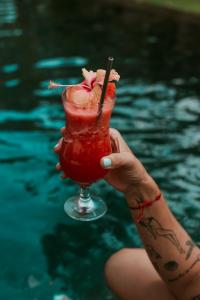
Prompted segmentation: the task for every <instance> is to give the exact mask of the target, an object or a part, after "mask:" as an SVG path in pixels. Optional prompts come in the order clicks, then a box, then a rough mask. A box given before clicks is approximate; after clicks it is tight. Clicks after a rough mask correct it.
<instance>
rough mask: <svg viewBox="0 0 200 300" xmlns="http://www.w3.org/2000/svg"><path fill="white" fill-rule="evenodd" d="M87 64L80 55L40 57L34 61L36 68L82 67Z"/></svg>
mask: <svg viewBox="0 0 200 300" xmlns="http://www.w3.org/2000/svg"><path fill="white" fill-rule="evenodd" d="M86 64H87V59H86V58H84V57H81V56H74V57H52V58H46V59H41V60H39V61H38V62H36V63H35V65H34V66H35V68H37V69H51V68H62V67H83V66H85V65H86Z"/></svg>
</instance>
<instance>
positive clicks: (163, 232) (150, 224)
mask: <svg viewBox="0 0 200 300" xmlns="http://www.w3.org/2000/svg"><path fill="white" fill-rule="evenodd" d="M140 225H142V226H143V227H145V228H146V229H147V230H148V231H149V233H151V235H152V236H153V238H154V239H155V240H156V239H157V237H163V238H166V239H168V240H169V241H170V242H171V243H172V244H173V245H174V246H175V247H176V249H177V250H178V252H179V253H181V254H182V253H185V251H184V250H183V248H182V247H181V244H180V242H179V240H178V239H177V236H176V234H175V233H174V231H173V230H171V229H165V228H163V227H162V225H161V224H160V223H159V222H158V220H156V219H155V218H153V217H149V218H143V220H142V221H141V222H140Z"/></svg>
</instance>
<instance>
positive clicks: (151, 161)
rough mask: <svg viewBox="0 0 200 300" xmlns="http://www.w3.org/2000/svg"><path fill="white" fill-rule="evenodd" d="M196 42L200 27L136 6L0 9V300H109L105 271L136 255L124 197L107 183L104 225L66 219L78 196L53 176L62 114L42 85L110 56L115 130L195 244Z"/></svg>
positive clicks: (199, 135)
mask: <svg viewBox="0 0 200 300" xmlns="http://www.w3.org/2000/svg"><path fill="white" fill-rule="evenodd" d="M199 37H200V21H199V20H198V18H195V19H194V18H193V17H191V16H187V15H182V14H178V13H173V12H165V11H163V10H160V9H159V10H154V9H150V8H145V7H143V6H140V5H137V6H135V7H134V8H133V9H130V8H128V9H127V8H123V7H121V6H119V5H115V4H108V3H105V2H101V3H94V2H92V1H84V4H83V3H82V2H81V1H79V0H76V1H73V2H71V1H70V3H68V2H67V1H64V0H58V1H50V0H43V1H36V3H35V2H34V3H33V2H31V1H14V0H7V1H6V0H4V1H1V4H0V51H1V55H0V79H1V80H0V86H1V88H0V108H1V111H0V162H1V168H0V178H1V185H0V203H1V210H0V219H1V226H0V244H1V247H0V257H1V259H0V269H1V275H0V291H1V292H0V293H1V295H0V298H1V299H15V300H30V299H32V300H36V299H37V300H43V299H52V300H56V299H55V295H59V294H65V295H68V296H69V297H71V298H72V299H73V300H79V299H81V300H85V299H87V300H88V299H95V300H100V299H101V300H102V299H114V297H113V296H112V295H111V293H110V291H109V290H108V289H107V288H106V286H105V282H104V279H103V267H104V263H105V261H106V259H107V258H108V257H109V256H110V255H111V254H112V253H113V252H114V251H117V250H118V249H121V248H123V247H131V246H140V245H141V243H140V240H139V238H138V235H137V232H136V229H135V227H134V225H133V224H132V221H131V218H130V214H129V211H128V209H127V207H126V203H125V201H124V199H123V197H122V195H120V194H119V193H117V192H116V191H114V190H113V189H112V188H111V187H110V186H108V185H107V184H106V183H105V182H104V181H100V182H99V183H98V184H96V185H94V191H95V193H96V194H98V195H101V196H102V197H103V198H104V199H105V200H106V202H107V204H108V208H109V210H108V213H107V215H106V216H105V217H104V218H102V219H100V220H99V221H96V222H92V223H89V224H88V223H87V224H82V223H79V222H76V221H73V220H71V219H69V218H68V217H67V216H66V215H65V214H64V212H63V204H64V201H65V200H66V198H68V197H69V196H71V195H73V194H74V193H75V192H76V191H77V186H76V185H75V184H74V183H73V182H72V181H66V182H65V183H64V182H62V181H61V180H60V177H59V174H58V173H57V172H56V171H55V164H56V162H57V157H56V155H55V154H54V153H53V151H52V148H53V146H54V145H55V143H56V142H57V140H58V138H59V137H60V133H59V128H60V127H61V126H63V125H64V114H63V109H62V105H61V100H60V96H59V93H60V91H52V90H48V89H47V86H48V82H49V80H50V79H51V80H55V81H59V82H60V83H66V84H73V83H76V82H79V80H80V70H81V68H82V67H86V68H88V69H96V68H99V67H100V68H101V67H103V66H104V65H105V61H106V57H107V56H109V55H112V56H114V57H115V68H116V69H117V70H118V72H119V73H120V74H121V80H120V82H119V84H118V99H117V103H116V107H115V109H114V113H113V117H112V126H113V127H115V128H117V129H119V130H120V131H121V133H122V134H123V135H124V137H125V139H126V140H127V142H128V143H129V145H130V146H131V148H132V149H133V151H134V152H135V154H136V155H137V156H138V157H139V158H140V159H141V160H142V162H143V163H144V164H145V166H146V168H147V169H148V170H149V172H150V173H151V174H152V175H153V176H154V178H155V179H156V181H157V182H158V184H159V185H160V187H161V188H162V191H163V192H164V193H165V195H166V198H167V199H168V202H169V205H170V207H171V208H172V210H173V212H174V213H175V215H176V216H177V218H178V220H180V222H181V223H182V224H183V225H184V226H185V228H187V230H188V232H189V233H190V234H191V236H192V237H193V239H194V240H195V241H196V242H200V236H199V231H200V219H199V214H200V196H199V195H200V185H199V182H200V173H199V168H200V159H199V156H200V96H199V95H200V85H199V78H200V77H199V75H200V69H199V65H200V64H199V63H200V56H199V41H200V39H199Z"/></svg>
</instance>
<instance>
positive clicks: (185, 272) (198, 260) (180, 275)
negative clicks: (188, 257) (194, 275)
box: [168, 254, 200, 300]
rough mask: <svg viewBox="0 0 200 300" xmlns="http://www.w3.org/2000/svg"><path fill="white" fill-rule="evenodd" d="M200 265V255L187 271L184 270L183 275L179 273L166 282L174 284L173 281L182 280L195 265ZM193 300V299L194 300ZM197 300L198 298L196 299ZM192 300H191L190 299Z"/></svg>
mask: <svg viewBox="0 0 200 300" xmlns="http://www.w3.org/2000/svg"><path fill="white" fill-rule="evenodd" d="M198 263H199V264H200V254H199V255H198V256H197V258H196V259H195V261H194V262H193V263H192V264H191V266H190V267H189V268H188V269H187V270H185V271H184V272H183V273H180V274H178V276H176V277H174V278H171V279H169V280H168V281H169V282H174V281H177V280H179V279H180V278H182V277H184V276H185V275H187V274H188V273H189V272H190V271H191V270H192V269H193V268H194V267H195V266H196V264H198ZM194 299H195V298H194ZM197 299H198V298H197ZM192 300H193V299H192ZM199 300H200V298H199Z"/></svg>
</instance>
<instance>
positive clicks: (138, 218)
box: [129, 193, 162, 223]
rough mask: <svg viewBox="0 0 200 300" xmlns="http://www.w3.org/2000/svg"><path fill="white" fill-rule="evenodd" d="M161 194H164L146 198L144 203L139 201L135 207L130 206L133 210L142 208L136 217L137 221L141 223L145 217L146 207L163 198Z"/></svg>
mask: <svg viewBox="0 0 200 300" xmlns="http://www.w3.org/2000/svg"><path fill="white" fill-rule="evenodd" d="M161 195H162V194H161V193H160V194H159V195H158V196H156V198H155V199H154V200H144V201H143V202H142V203H139V204H138V206H134V207H132V206H129V208H130V209H132V210H138V209H140V212H139V214H138V215H137V217H136V222H137V223H140V222H141V221H142V219H143V217H144V209H145V207H147V206H151V205H152V204H153V203H154V202H156V201H158V200H160V199H161Z"/></svg>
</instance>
